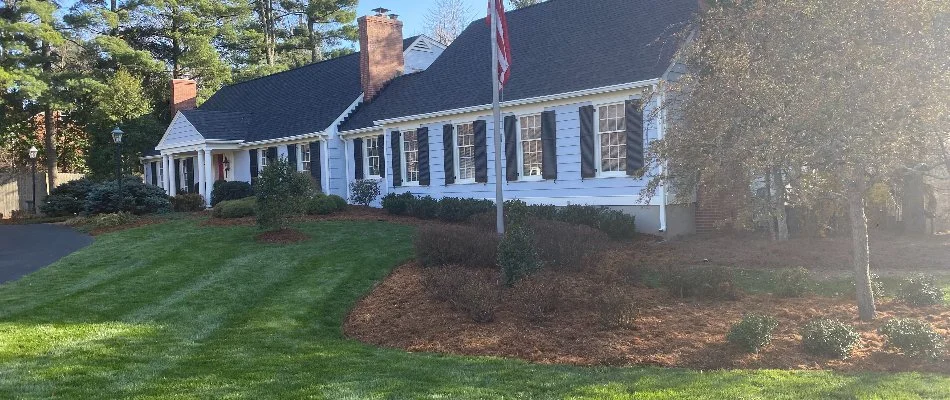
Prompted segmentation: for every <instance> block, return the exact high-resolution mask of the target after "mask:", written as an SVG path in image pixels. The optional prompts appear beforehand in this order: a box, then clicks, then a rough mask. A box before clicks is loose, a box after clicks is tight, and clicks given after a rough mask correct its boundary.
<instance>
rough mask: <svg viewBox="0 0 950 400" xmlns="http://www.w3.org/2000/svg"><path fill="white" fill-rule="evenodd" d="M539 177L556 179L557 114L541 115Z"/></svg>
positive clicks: (549, 112) (551, 112) (547, 112)
mask: <svg viewBox="0 0 950 400" xmlns="http://www.w3.org/2000/svg"><path fill="white" fill-rule="evenodd" d="M541 177H542V178H544V179H557V113H555V112H554V111H545V112H543V113H541Z"/></svg>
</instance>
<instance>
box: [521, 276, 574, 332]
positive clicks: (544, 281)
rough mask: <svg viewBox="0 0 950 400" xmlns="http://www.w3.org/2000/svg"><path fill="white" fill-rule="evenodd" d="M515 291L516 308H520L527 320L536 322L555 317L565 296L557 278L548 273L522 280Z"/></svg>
mask: <svg viewBox="0 0 950 400" xmlns="http://www.w3.org/2000/svg"><path fill="white" fill-rule="evenodd" d="M514 290H515V293H516V295H515V298H516V303H515V305H516V307H518V308H520V311H521V313H522V314H524V316H525V318H527V319H528V320H531V321H535V322H541V321H546V320H548V319H550V318H551V317H553V315H554V313H555V312H556V311H557V308H558V307H559V306H560V305H561V301H562V300H563V299H562V297H563V295H564V294H563V292H562V291H561V285H560V284H559V281H558V279H557V277H556V276H555V275H553V274H546V273H540V274H534V275H532V276H531V277H529V278H527V279H523V280H521V281H520V282H518V284H517V285H516V286H515V287H514Z"/></svg>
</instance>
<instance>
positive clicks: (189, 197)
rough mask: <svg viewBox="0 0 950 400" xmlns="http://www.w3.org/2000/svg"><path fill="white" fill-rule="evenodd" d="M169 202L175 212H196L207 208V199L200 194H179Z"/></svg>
mask: <svg viewBox="0 0 950 400" xmlns="http://www.w3.org/2000/svg"><path fill="white" fill-rule="evenodd" d="M169 200H171V202H172V210H174V211H175V212H195V211H201V210H204V208H205V199H204V198H203V197H201V195H200V194H198V193H185V194H179V195H177V196H175V197H171V198H170V199H169Z"/></svg>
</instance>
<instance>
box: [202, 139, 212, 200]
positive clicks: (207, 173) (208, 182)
mask: <svg viewBox="0 0 950 400" xmlns="http://www.w3.org/2000/svg"><path fill="white" fill-rule="evenodd" d="M213 167H214V156H213V155H212V153H211V150H205V163H204V169H203V170H202V174H203V175H204V177H205V178H204V182H205V193H207V194H208V197H205V199H207V200H208V207H211V192H213V191H214V169H213Z"/></svg>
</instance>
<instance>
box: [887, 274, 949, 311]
mask: <svg viewBox="0 0 950 400" xmlns="http://www.w3.org/2000/svg"><path fill="white" fill-rule="evenodd" d="M943 296H944V293H943V289H941V288H940V286H938V285H937V279H936V278H935V277H933V276H930V275H923V274H916V275H914V276H911V277H909V278H906V279H904V280H902V281H901V285H900V289H899V290H898V292H897V298H898V299H900V300H901V301H903V302H905V303H907V304H910V305H914V306H929V305H937V304H943Z"/></svg>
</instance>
